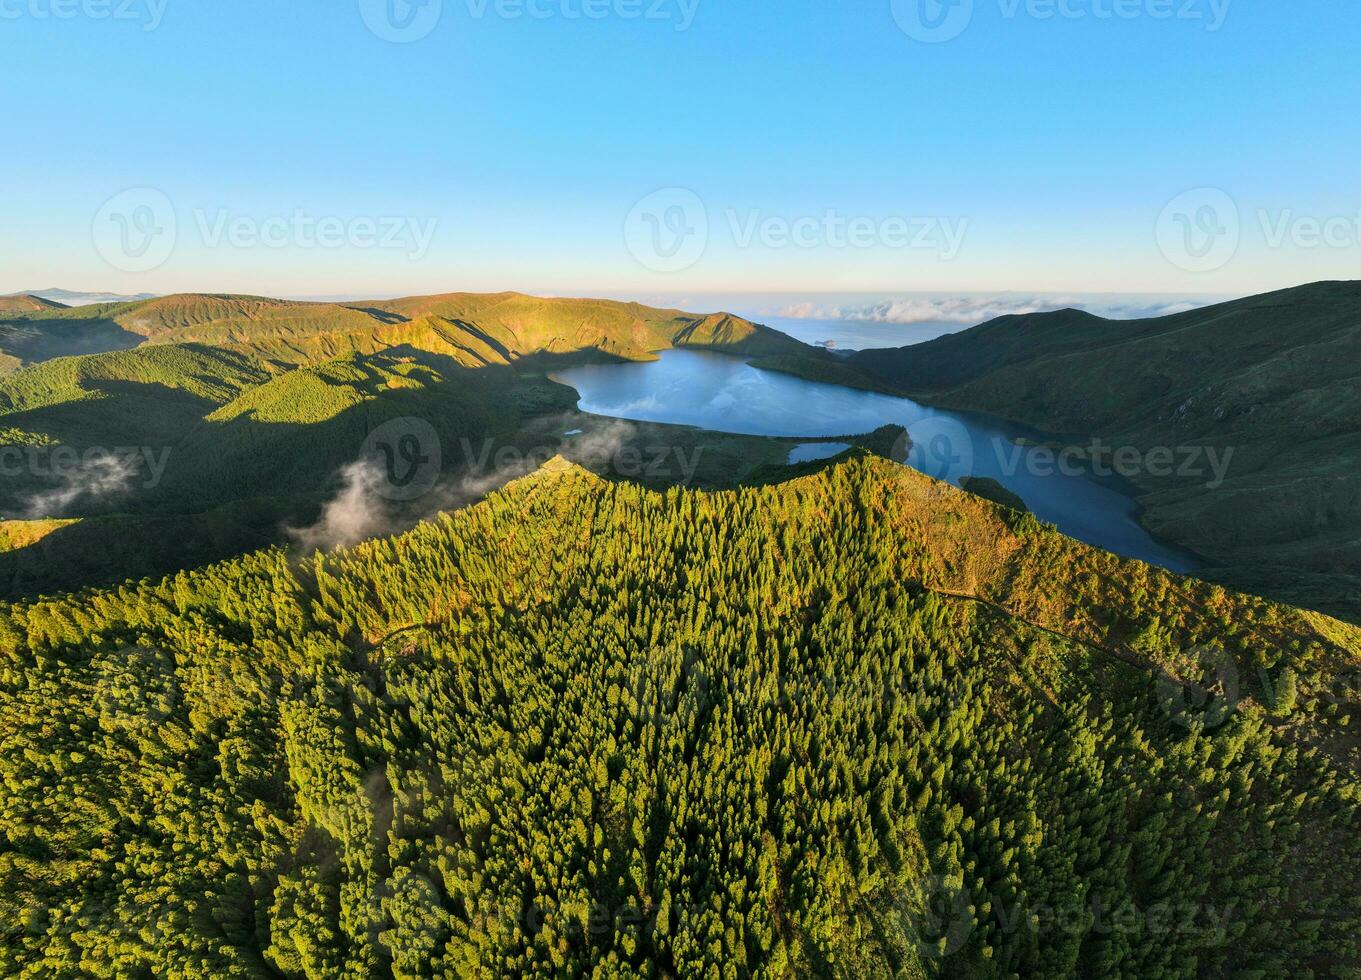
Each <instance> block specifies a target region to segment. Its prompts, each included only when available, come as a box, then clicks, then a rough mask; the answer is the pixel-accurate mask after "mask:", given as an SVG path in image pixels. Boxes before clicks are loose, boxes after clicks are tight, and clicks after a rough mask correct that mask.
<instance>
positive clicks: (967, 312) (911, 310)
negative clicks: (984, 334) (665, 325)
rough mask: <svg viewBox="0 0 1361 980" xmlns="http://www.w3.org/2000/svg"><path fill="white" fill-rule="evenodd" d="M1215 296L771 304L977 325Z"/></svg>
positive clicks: (1152, 312) (1152, 308)
mask: <svg viewBox="0 0 1361 980" xmlns="http://www.w3.org/2000/svg"><path fill="white" fill-rule="evenodd" d="M1209 302H1213V300H1211V299H1208V298H1201V297H1194V298H1192V297H1185V296H1174V297H1165V298H1164V297H1156V296H1104V295H1103V296H1096V295H1081V294H1068V295H1064V294H1010V293H1008V294H955V295H928V294H920V295H910V296H896V297H887V298H884V299H872V300H851V301H838V302H822V301H804V302H798V303H791V304H789V305H787V306H783V307H780V308H778V309H773V310H771V314H770V315H772V316H780V317H787V318H789V319H792V320H842V321H852V322H864V323H958V324H962V325H966V326H973V325H975V324H979V323H986V322H987V321H988V320H993V319H996V318H997V317H999V316H1008V315H1011V314H1017V313H1039V312H1044V311H1047V310H1061V309H1065V308H1068V307H1072V308H1074V309H1079V310H1086V311H1087V312H1089V313H1094V314H1096V315H1097V316H1104V317H1108V318H1110V319H1114V320H1137V319H1144V318H1147V317H1156V316H1168V315H1171V314H1173V313H1184V312H1186V311H1187V310H1194V309H1197V308H1199V307H1201V306H1204V305H1206V304H1207V303H1209Z"/></svg>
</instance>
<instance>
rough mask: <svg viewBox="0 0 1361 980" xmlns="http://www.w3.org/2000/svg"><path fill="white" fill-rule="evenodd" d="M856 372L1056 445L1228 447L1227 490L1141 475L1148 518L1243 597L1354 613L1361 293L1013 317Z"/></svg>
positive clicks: (1359, 545)
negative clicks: (1114, 314) (1144, 313)
mask: <svg viewBox="0 0 1361 980" xmlns="http://www.w3.org/2000/svg"><path fill="white" fill-rule="evenodd" d="M848 365H849V366H850V367H851V368H852V369H854V370H857V371H860V372H862V373H864V374H867V375H870V376H873V377H876V378H878V379H881V380H882V381H884V382H885V383H889V384H893V385H896V386H898V387H900V388H902V389H905V390H907V391H910V392H912V393H914V394H915V395H917V396H918V397H921V398H923V399H924V400H927V401H930V402H933V403H936V404H941V405H946V406H950V407H956V408H966V409H973V410H978V411H984V412H989V413H992V414H996V415H1001V416H1005V417H1008V418H1011V419H1015V420H1018V421H1021V422H1024V423H1027V424H1029V425H1032V426H1034V427H1036V428H1039V429H1042V430H1045V431H1047V432H1051V433H1056V434H1060V435H1059V436H1057V437H1056V442H1058V443H1060V444H1076V445H1083V444H1085V443H1087V442H1088V438H1087V437H1090V436H1099V437H1101V439H1102V440H1103V441H1104V442H1105V444H1106V446H1107V447H1108V448H1116V447H1121V446H1129V447H1132V448H1134V449H1135V450H1137V452H1138V454H1139V455H1140V456H1141V457H1142V458H1144V459H1147V458H1148V456H1147V454H1148V453H1149V452H1150V451H1151V450H1158V449H1159V447H1166V448H1167V449H1172V450H1180V449H1181V448H1182V447H1198V448H1199V449H1201V450H1204V449H1213V450H1215V451H1216V452H1218V453H1219V454H1221V456H1222V455H1223V454H1224V453H1232V457H1231V465H1230V466H1229V469H1228V473H1227V478H1226V479H1225V480H1224V482H1223V485H1222V486H1214V487H1209V486H1207V485H1206V484H1207V482H1208V479H1209V475H1208V474H1207V473H1205V472H1204V470H1203V468H1202V469H1199V470H1197V471H1196V472H1195V473H1193V474H1192V473H1181V472H1177V470H1179V469H1182V467H1180V466H1179V467H1177V468H1175V469H1174V470H1173V472H1170V473H1161V472H1156V471H1155V468H1154V467H1151V466H1135V467H1133V468H1131V470H1130V473H1129V476H1130V477H1131V478H1132V479H1133V480H1134V481H1135V482H1136V483H1137V484H1138V486H1139V487H1140V488H1141V489H1142V490H1143V491H1145V496H1144V497H1143V499H1142V503H1143V504H1144V507H1145V510H1146V513H1145V516H1144V521H1145V524H1146V525H1147V526H1148V527H1149V528H1150V529H1151V530H1152V531H1154V532H1155V533H1156V534H1158V535H1160V536H1162V537H1165V538H1167V539H1169V540H1173V541H1176V542H1178V543H1180V544H1183V545H1185V546H1187V547H1189V548H1191V549H1192V550H1194V551H1197V552H1199V553H1200V554H1202V555H1205V556H1207V557H1208V558H1209V559H1210V560H1211V561H1212V562H1213V563H1214V564H1215V565H1216V566H1218V568H1217V569H1216V571H1215V574H1217V575H1222V576H1223V577H1225V579H1226V580H1228V581H1233V582H1235V583H1237V584H1239V585H1240V586H1242V587H1245V588H1250V589H1255V590H1259V591H1263V592H1266V593H1268V594H1273V595H1278V596H1283V597H1286V598H1289V599H1291V600H1293V601H1295V602H1297V603H1301V604H1308V605H1315V606H1319V607H1322V608H1327V609H1332V610H1335V611H1338V612H1346V613H1348V614H1349V615H1352V616H1361V598H1358V597H1361V283H1358V282H1332V283H1316V284H1313V285H1309V286H1302V287H1299V288H1296V289H1288V290H1282V291H1280V292H1275V293H1269V294H1266V295H1264V296H1256V297H1252V298H1249V299H1244V300H1238V301H1235V302H1231V303H1224V304H1220V305H1217V306H1211V307H1207V308H1205V309H1199V310H1193V311H1191V312H1187V313H1181V314H1177V315H1174V316H1167V317H1160V318H1156V319H1151V320H1136V321H1112V320H1105V319H1102V318H1100V317H1096V316H1093V315H1091V314H1088V313H1083V312H1080V311H1076V310H1062V311H1058V312H1055V313H1038V314H1028V315H1024V316H1010V317H1003V318H1001V319H998V320H994V321H992V322H990V323H986V324H983V325H982V326H979V327H975V328H973V329H972V330H967V331H964V332H962V333H958V334H952V335H949V336H946V337H942V338H939V339H938V340H934V341H931V342H930V343H927V344H921V345H918V346H915V347H906V348H900V349H897V350H886V351H863V352H860V353H858V354H856V355H854V356H852V357H851V358H850V359H849V361H848Z"/></svg>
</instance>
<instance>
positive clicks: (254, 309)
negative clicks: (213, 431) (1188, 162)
mask: <svg viewBox="0 0 1361 980" xmlns="http://www.w3.org/2000/svg"><path fill="white" fill-rule="evenodd" d="M6 331H8V332H9V334H10V336H9V337H8V338H7V337H6ZM35 338H41V342H39V340H38V339H35ZM174 343H200V344H211V345H213V346H217V347H230V348H233V349H237V350H241V351H246V352H249V353H252V354H254V355H257V356H259V357H262V358H264V359H266V360H268V361H270V362H272V363H276V364H281V365H293V366H296V365H299V364H309V363H316V362H319V361H323V360H327V359H329V358H332V357H338V356H342V355H344V354H347V353H360V354H371V353H376V352H378V351H382V350H389V349H392V348H397V347H414V348H417V349H420V350H424V351H429V352H432V353H440V354H447V355H449V356H451V357H453V358H454V359H455V360H457V361H458V362H459V363H461V364H464V365H467V366H470V367H471V366H478V365H486V364H510V363H512V362H514V361H518V360H521V359H523V358H527V357H541V358H552V359H561V358H565V357H582V356H584V357H597V358H599V357H605V358H618V359H625V360H647V359H650V358H652V357H654V356H655V354H656V352H657V351H660V350H666V349H668V348H670V347H681V346H689V347H717V348H723V349H725V350H730V351H733V352H735V353H743V354H752V355H756V356H764V355H774V354H791V353H798V352H803V351H808V350H810V348H808V347H806V346H805V345H804V344H802V343H800V342H799V341H796V340H794V339H793V338H791V337H787V336H785V335H784V334H782V333H779V332H778V331H775V330H771V329H770V328H768V327H763V326H759V325H757V324H754V323H751V322H750V321H747V320H744V319H742V318H740V317H736V316H732V315H730V314H726V313H716V314H709V315H699V314H689V313H683V312H681V311H680V310H663V309H656V308H653V307H647V306H641V305H639V304H637V303H619V302H615V301H612V300H589V299H540V298H537V297H533V296H526V295H523V294H521V293H496V294H487V295H484V294H473V293H452V294H448V295H443V296H417V297H409V298H405V299H396V300H379V301H374V302H368V303H301V302H294V301H289V300H279V299H269V298H265V297H258V296H228V295H198V294H183V295H175V296H162V297H156V298H153V299H148V300H138V301H135V302H127V303H112V304H101V305H96V306H86V307H81V308H78V309H51V310H46V311H44V310H21V311H15V312H13V313H0V354H8V355H10V357H11V358H12V360H14V361H18V362H19V363H22V364H28V363H36V362H37V361H40V360H45V359H47V358H50V357H53V356H60V355H63V354H80V353H94V352H99V351H104V350H110V349H119V348H131V347H136V346H139V345H142V344H174Z"/></svg>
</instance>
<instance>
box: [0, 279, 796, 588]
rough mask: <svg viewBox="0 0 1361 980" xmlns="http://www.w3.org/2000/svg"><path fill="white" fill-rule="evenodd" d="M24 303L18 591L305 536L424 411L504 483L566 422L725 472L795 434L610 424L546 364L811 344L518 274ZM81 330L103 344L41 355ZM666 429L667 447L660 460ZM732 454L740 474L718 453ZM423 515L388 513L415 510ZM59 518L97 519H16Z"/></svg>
mask: <svg viewBox="0 0 1361 980" xmlns="http://www.w3.org/2000/svg"><path fill="white" fill-rule="evenodd" d="M6 316H9V319H8V320H5V321H4V323H3V325H0V341H2V340H3V339H4V338H5V337H10V338H21V340H22V342H20V341H19V340H16V341H15V343H14V346H13V347H12V350H13V351H14V352H15V353H16V354H23V355H25V356H30V357H34V358H38V360H37V362H36V363H32V364H29V365H28V366H26V367H23V368H22V369H17V370H14V371H12V372H10V373H8V374H0V454H4V455H3V461H4V463H5V465H6V469H5V479H4V480H3V481H0V521H4V520H9V521H11V522H12V525H11V526H12V527H13V528H14V533H13V534H12V535H11V537H12V538H13V539H14V540H27V541H29V542H30V544H29V545H28V546H27V547H23V548H10V549H7V550H5V551H3V552H0V595H4V594H7V595H11V596H19V595H31V594H34V593H36V592H44V591H52V590H59V589H73V588H77V587H80V586H82V585H92V584H108V583H111V582H116V581H119V580H121V579H123V578H128V577H140V576H143V575H153V574H163V573H165V572H167V571H171V570H174V569H176V568H183V567H190V566H193V565H198V564H203V563H205V562H207V561H211V560H217V559H221V558H224V557H228V556H230V555H232V554H237V553H240V552H241V551H244V550H249V549H252V548H257V547H260V546H261V545H263V544H268V543H274V542H280V541H284V540H287V532H288V528H290V527H307V526H310V525H311V524H312V523H313V522H314V521H316V520H317V519H318V514H319V513H320V512H321V511H322V509H323V507H324V506H325V505H326V502H327V501H328V500H329V499H331V498H333V497H334V496H335V495H337V494H343V493H344V492H346V486H347V484H346V482H345V480H346V478H345V476H344V474H345V471H346V467H348V466H350V465H352V464H354V463H355V462H356V460H358V459H359V458H360V457H361V456H362V455H363V454H364V453H365V452H366V451H368V450H367V449H366V447H370V444H371V442H372V440H371V439H370V436H371V435H372V434H373V433H375V432H376V431H379V430H382V429H383V428H384V426H385V425H387V424H388V423H394V422H398V421H399V420H402V419H422V420H425V421H426V423H427V425H428V429H426V430H424V431H426V432H427V433H428V434H429V435H428V437H426V438H428V439H429V440H433V441H434V442H435V443H436V444H437V446H438V448H439V453H438V454H437V458H436V465H437V467H438V469H439V471H440V472H439V478H440V480H441V481H443V482H442V483H441V485H444V484H445V483H447V484H450V485H457V484H458V482H459V481H461V480H464V479H475V480H477V481H492V483H494V482H495V481H494V480H493V479H492V478H493V476H494V475H495V474H499V473H500V471H501V469H502V468H503V467H501V466H500V465H499V464H497V463H496V460H498V459H511V460H516V461H517V462H516V463H515V465H514V466H510V467H509V471H510V472H514V471H515V470H516V469H517V467H520V466H522V465H523V456H524V454H525V452H527V451H529V450H533V451H535V452H538V451H539V450H540V449H541V447H543V446H544V445H549V446H553V447H554V448H556V449H561V448H562V446H561V443H562V441H563V438H564V437H563V436H562V433H564V432H570V431H578V430H580V431H581V432H583V433H585V434H586V438H585V439H583V440H581V442H582V444H583V445H582V448H581V452H580V456H581V458H582V459H584V460H589V459H596V460H599V461H600V468H602V469H603V470H606V471H609V470H611V469H612V468H613V460H612V454H613V452H614V451H615V450H616V449H617V448H618V446H616V445H615V443H617V442H621V443H622V444H629V445H631V446H632V447H633V448H632V449H631V450H630V451H631V452H633V453H634V454H635V455H638V454H646V453H651V454H652V456H649V457H648V459H649V463H648V465H647V466H641V465H640V466H634V467H632V471H633V472H632V473H631V475H632V476H634V477H635V478H642V479H652V478H658V477H664V476H665V475H666V474H673V473H677V472H681V471H684V470H687V469H688V470H689V471H690V475H691V476H693V477H695V478H697V479H700V480H701V481H702V482H704V483H706V485H707V484H712V483H715V482H717V483H719V484H726V483H728V482H731V480H732V479H735V478H737V477H739V476H741V475H742V474H747V473H756V472H759V471H761V470H762V469H763V468H765V467H767V466H771V465H773V463H774V462H775V461H776V460H777V459H781V458H782V453H783V452H787V449H782V447H781V446H780V445H779V444H774V443H772V444H769V445H764V444H762V445H758V443H759V440H754V439H743V438H741V437H725V436H718V435H716V434H710V435H706V436H700V435H698V434H697V433H695V432H690V431H680V430H675V431H669V430H663V429H662V428H660V427H636V426H635V427H624V428H621V427H617V426H616V427H612V426H611V425H610V424H608V423H606V422H604V420H600V419H594V418H592V417H589V416H578V413H576V412H575V399H574V397H573V395H572V392H571V390H570V389H568V388H565V387H563V386H561V385H558V384H555V383H553V382H551V381H549V380H548V379H547V377H546V373H547V372H548V371H549V370H551V369H552V368H554V367H556V366H559V365H561V364H563V363H568V362H573V361H577V360H581V359H600V360H618V359H622V358H627V359H644V358H651V357H655V356H656V354H655V352H656V351H658V350H664V349H666V348H669V347H672V346H704V347H715V348H722V349H724V350H730V351H733V352H749V353H751V354H753V355H765V354H769V353H772V352H778V351H782V350H794V349H799V348H801V347H802V345H800V344H798V343H797V342H796V341H793V340H791V339H790V338H787V337H785V336H784V335H782V334H779V333H776V332H775V331H771V330H768V329H766V328H764V327H759V326H757V325H755V324H751V323H749V322H747V321H745V320H741V319H739V318H736V317H732V316H728V315H726V314H714V315H692V314H685V313H681V312H679V311H674V310H657V309H653V308H650V307H644V306H640V305H637V304H630V303H615V302H608V301H596V300H544V299H535V298H533V297H528V296H523V295H521V294H513V293H506V294H497V295H492V296H481V295H472V294H451V295H446V296H435V297H417V298H410V299H404V300H392V301H384V302H382V303H372V304H355V305H336V304H324V303H291V302H286V301H280V300H273V299H266V298H256V297H240V296H199V295H194V296H184V295H181V296H167V297H160V298H156V299H152V300H146V301H138V302H132V303H124V304H114V305H106V306H91V307H83V308H80V309H47V310H43V311H28V312H25V313H22V314H17V313H16V314H6ZM6 331H8V333H6ZM44 345H46V346H44ZM82 346H91V347H94V348H96V349H99V350H101V351H102V352H99V353H90V354H83V355H79V356H59V357H51V358H46V357H45V356H43V355H46V354H50V353H52V352H53V351H54V350H55V351H64V350H69V349H77V350H78V349H80V348H81V347H82ZM108 347H112V348H114V349H112V350H103V349H104V348H108ZM119 348H121V349H119ZM15 359H16V360H17V358H15ZM701 444H702V446H703V449H702V452H700V453H699V455H696V450H697V449H699V447H700V446H701ZM370 448H371V447H370ZM602 448H603V449H608V451H602ZM659 449H662V450H665V452H666V454H667V459H666V460H665V461H662V462H664V465H656V466H654V465H652V464H653V463H656V462H658V460H655V459H653V456H655V455H656V454H657V452H658V450H659ZM498 453H500V454H502V455H500V456H498V455H497V454H498ZM699 456H703V457H704V458H703V459H702V460H700V459H699ZM639 458H641V456H639ZM681 460H694V464H693V466H690V465H687V464H686V463H684V462H680V463H678V461H681ZM724 461H726V463H728V464H731V465H730V467H729V470H730V472H729V474H728V475H727V476H724V475H722V474H719V473H717V472H716V468H717V467H719V466H720V464H721V463H723V462H724ZM678 466H679V468H678ZM474 471H476V472H474ZM473 496H476V494H474V495H473ZM445 503H449V501H448V500H446V501H445ZM428 506H433V504H428ZM423 514H424V512H421V511H411V512H410V513H402V514H396V513H393V514H387V515H385V516H386V517H387V518H390V520H391V523H390V525H387V526H409V525H410V524H411V523H412V522H413V521H414V520H416V519H418V518H419V517H421V516H423ZM51 518H82V520H80V521H79V522H78V523H70V524H63V525H61V526H60V527H58V528H57V529H56V530H54V531H52V532H51V533H44V534H42V535H38V534H36V533H31V532H28V533H26V532H23V531H22V529H21V528H19V526H18V525H19V524H21V523H22V522H23V521H25V520H32V521H44V520H48V519H51ZM37 526H38V525H36V524H35V525H34V527H35V528H36V527H37Z"/></svg>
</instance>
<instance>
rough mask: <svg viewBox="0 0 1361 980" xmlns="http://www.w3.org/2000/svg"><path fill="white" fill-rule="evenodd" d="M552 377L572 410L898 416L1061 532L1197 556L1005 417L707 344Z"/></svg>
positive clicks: (878, 420)
mask: <svg viewBox="0 0 1361 980" xmlns="http://www.w3.org/2000/svg"><path fill="white" fill-rule="evenodd" d="M553 377H554V378H555V379H556V380H558V381H560V382H562V383H563V384H567V385H571V386H572V387H573V388H575V389H576V390H577V392H579V393H580V395H581V410H582V411H584V412H591V413H593V414H595V415H605V416H610V417H614V418H623V419H632V420H634V421H641V422H671V423H675V424H679V425H693V426H698V427H700V428H705V429H712V430H716V431H719V432H735V433H740V434H744V435H761V436H787V437H800V436H802V437H811V438H818V437H826V436H850V435H858V434H860V433H864V432H870V431H872V430H874V429H877V428H879V427H880V426H883V425H888V424H890V423H893V424H897V425H901V426H904V427H905V428H906V429H907V430H908V432H909V434H910V435H911V438H912V443H913V445H912V449H911V452H910V454H909V456H908V460H907V461H908V464H909V465H910V466H913V467H914V468H916V469H918V470H921V471H922V472H923V473H926V474H927V475H929V476H932V477H935V478H936V479H940V480H947V481H949V482H950V483H953V484H955V485H956V486H958V485H959V481H960V479H961V478H962V477H966V476H977V477H991V478H992V479H994V480H997V481H998V482H999V483H1001V484H1002V485H1003V486H1005V487H1007V489H1009V490H1011V491H1012V492H1013V493H1015V494H1017V495H1019V496H1020V497H1021V498H1022V499H1023V500H1024V501H1025V502H1026V504H1027V505H1028V506H1029V507H1030V509H1031V510H1032V511H1033V512H1034V513H1035V516H1037V517H1039V518H1040V519H1041V520H1043V521H1047V522H1049V523H1051V524H1055V525H1057V526H1058V528H1059V529H1060V530H1061V531H1063V533H1064V534H1067V535H1070V536H1071V537H1074V538H1077V539H1079V540H1081V541H1086V542H1087V543H1089V544H1093V545H1096V546H1097V547H1100V548H1105V549H1106V550H1108V551H1113V552H1115V553H1116V554H1119V555H1124V556H1126V557H1129V558H1138V559H1140V560H1142V561H1146V562H1149V563H1151V564H1155V565H1161V566H1163V567H1164V568H1168V569H1171V570H1173V571H1177V572H1189V571H1193V570H1194V569H1195V568H1197V567H1198V563H1197V561H1196V558H1195V556H1194V555H1191V554H1190V553H1188V552H1185V551H1182V550H1180V549H1178V548H1174V547H1171V546H1168V545H1164V544H1161V543H1159V542H1158V541H1155V540H1154V539H1153V538H1152V537H1151V536H1150V535H1149V534H1148V532H1147V531H1145V530H1144V529H1143V528H1142V527H1141V526H1140V525H1139V522H1138V519H1137V515H1138V505H1137V504H1136V502H1135V500H1134V497H1133V494H1132V488H1130V487H1128V486H1127V485H1123V484H1120V483H1118V482H1112V481H1102V480H1098V479H1096V478H1095V477H1092V476H1089V475H1086V474H1081V475H1072V474H1071V473H1070V474H1064V473H1062V472H1059V471H1058V470H1057V468H1055V467H1054V466H1053V464H1052V462H1048V463H1046V458H1045V455H1044V454H1043V453H1040V454H1038V455H1037V452H1036V450H1035V449H1033V448H1023V447H1020V446H1017V445H1015V444H1014V443H1013V442H1012V439H1013V438H1019V437H1023V436H1024V437H1029V438H1037V437H1038V436H1039V435H1040V434H1039V433H1037V432H1035V431H1034V430H1031V429H1026V428H1025V427H1023V426H1018V425H1015V424H1013V423H1010V422H1005V421H1002V420H998V419H992V418H988V417H986V416H979V415H976V414H973V413H960V412H948V411H941V410H937V409H932V408H928V407H926V406H924V405H921V404H918V403H917V402H914V401H911V400H910V399H906V398H895V397H892V396H889V395H880V394H875V393H873V392H865V391H855V390H853V389H850V388H842V387H840V386H838V385H829V384H821V383H818V382H814V381H804V380H801V379H799V378H794V377H790V376H788V375H783V374H774V373H772V372H769V371H759V370H757V369H756V368H753V367H751V366H750V365H749V364H747V363H746V362H745V361H743V360H741V359H740V358H736V357H731V356H728V355H725V354H714V353H709V352H706V351H687V350H673V351H666V352H664V353H663V354H662V355H661V360H659V361H655V362H652V363H648V364H610V365H591V366H585V367H574V368H569V369H567V370H564V371H559V372H557V373H556V374H555V375H554V376H553ZM826 448H827V447H826V446H825V445H817V444H809V445H808V446H807V447H804V446H800V447H795V449H794V450H793V452H794V454H798V458H797V459H792V460H791V461H796V462H797V461H800V460H804V459H817V458H820V457H819V456H817V455H804V454H807V453H817V452H822V451H825V450H826ZM842 448H844V447H842ZM837 451H839V449H838V450H837ZM829 454H830V455H835V452H832V453H829ZM1049 460H1051V461H1052V454H1050V456H1049Z"/></svg>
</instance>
